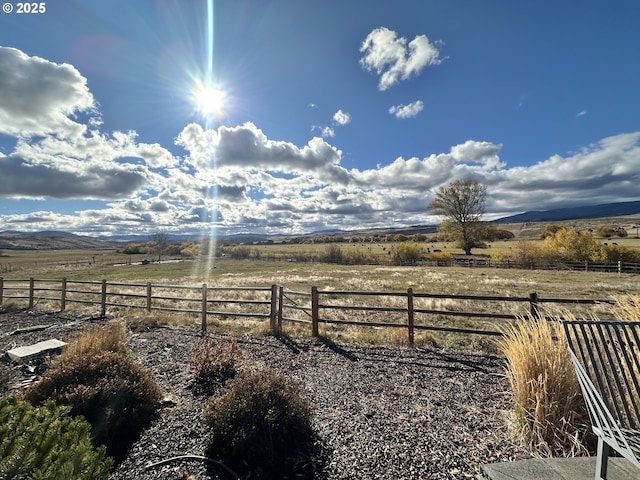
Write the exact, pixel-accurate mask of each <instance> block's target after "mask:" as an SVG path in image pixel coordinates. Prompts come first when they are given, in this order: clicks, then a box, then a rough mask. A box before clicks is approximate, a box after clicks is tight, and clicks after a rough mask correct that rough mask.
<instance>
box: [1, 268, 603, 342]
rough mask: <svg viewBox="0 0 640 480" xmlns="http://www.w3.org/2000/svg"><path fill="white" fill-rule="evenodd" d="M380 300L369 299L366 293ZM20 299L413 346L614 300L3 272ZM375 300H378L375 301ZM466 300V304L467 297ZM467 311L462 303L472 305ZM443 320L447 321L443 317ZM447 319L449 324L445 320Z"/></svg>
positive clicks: (7, 289)
mask: <svg viewBox="0 0 640 480" xmlns="http://www.w3.org/2000/svg"><path fill="white" fill-rule="evenodd" d="M367 298H369V299H375V300H372V301H370V302H369V304H367V303H363V302H365V300H364V299H367ZM16 300H17V301H23V302H25V303H26V304H27V308H28V309H33V308H35V306H36V305H37V304H38V303H40V302H43V301H44V302H54V303H55V302H57V303H58V305H59V307H60V310H61V311H64V310H66V309H67V306H68V305H69V304H70V303H79V304H87V305H99V307H100V315H101V316H104V315H106V314H107V309H108V308H109V307H115V308H134V309H135V308H137V309H144V310H146V311H147V312H151V311H168V312H177V313H188V314H193V315H197V316H200V320H201V329H202V333H203V334H204V333H206V331H207V319H208V317H209V316H219V317H223V318H235V317H244V318H256V319H258V320H263V321H269V327H270V330H271V331H273V332H281V331H282V329H283V326H284V324H285V323H289V324H300V325H306V326H308V327H310V329H311V334H312V335H313V336H319V335H320V333H319V331H320V329H319V326H320V324H324V325H325V326H327V325H347V326H349V325H350V326H359V327H375V328H395V329H404V330H405V331H406V335H407V336H406V339H407V341H408V343H409V344H411V345H413V343H414V337H415V332H416V331H420V330H428V331H441V332H453V333H460V334H477V335H489V336H500V335H502V332H500V331H498V330H488V329H480V328H478V327H476V326H473V327H466V326H452V325H451V324H450V323H449V322H447V321H446V319H451V318H456V317H459V318H467V319H471V320H474V321H478V322H482V321H485V322H486V321H487V320H497V321H501V320H511V321H514V320H519V319H522V318H525V317H533V318H541V317H542V315H541V312H540V307H541V305H542V304H545V303H550V304H564V305H600V304H614V303H615V302H614V301H613V300H609V299H604V300H597V299H584V298H582V299H568V298H539V297H538V295H537V294H536V293H535V292H533V293H531V294H530V295H529V296H527V297H503V296H476V295H452V294H436V293H420V292H414V291H413V289H412V288H409V289H407V290H406V291H404V292H381V291H342V290H319V289H318V288H317V287H311V290H310V292H301V291H295V290H286V289H285V287H283V286H277V285H271V286H268V287H213V286H208V285H207V284H204V283H203V284H202V285H199V286H187V285H164V284H152V283H151V282H148V283H120V282H107V281H106V280H102V281H77V280H73V281H71V280H67V279H64V278H63V279H61V280H41V279H38V280H36V279H34V278H29V279H25V280H14V279H11V280H9V279H3V278H2V277H0V306H1V305H2V304H3V303H6V302H8V301H16ZM374 301H376V302H377V304H376V305H372V304H371V303H373V302H374ZM465 302H466V303H465ZM467 304H468V306H467V307H465V308H464V309H462V308H461V305H467ZM442 319H445V320H444V321H443V320H442ZM443 322H444V323H443Z"/></svg>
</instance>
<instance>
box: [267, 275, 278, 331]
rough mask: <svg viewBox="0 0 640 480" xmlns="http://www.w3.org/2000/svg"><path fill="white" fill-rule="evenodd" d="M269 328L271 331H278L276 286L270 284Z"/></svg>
mask: <svg viewBox="0 0 640 480" xmlns="http://www.w3.org/2000/svg"><path fill="white" fill-rule="evenodd" d="M269 328H270V329H271V333H280V332H279V331H278V286H277V285H271V306H270V309H269Z"/></svg>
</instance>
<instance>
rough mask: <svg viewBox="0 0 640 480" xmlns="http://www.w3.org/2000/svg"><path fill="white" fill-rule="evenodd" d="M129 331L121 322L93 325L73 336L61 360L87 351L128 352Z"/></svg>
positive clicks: (66, 359) (63, 360)
mask: <svg viewBox="0 0 640 480" xmlns="http://www.w3.org/2000/svg"><path fill="white" fill-rule="evenodd" d="M126 351H127V332H126V329H125V326H124V324H123V323H121V322H113V323H109V324H107V325H92V326H90V327H88V328H86V329H84V330H83V331H82V332H81V333H80V334H78V336H76V337H75V338H73V339H72V340H71V341H70V342H69V344H68V345H67V346H66V347H65V349H64V350H63V351H62V355H60V357H59V361H60V362H65V361H68V360H69V359H70V358H73V357H76V356H78V355H84V354H86V353H97V352H114V353H126Z"/></svg>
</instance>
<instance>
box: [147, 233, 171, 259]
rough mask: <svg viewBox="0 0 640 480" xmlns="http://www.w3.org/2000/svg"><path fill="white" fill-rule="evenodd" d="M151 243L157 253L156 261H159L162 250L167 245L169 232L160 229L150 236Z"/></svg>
mask: <svg viewBox="0 0 640 480" xmlns="http://www.w3.org/2000/svg"><path fill="white" fill-rule="evenodd" d="M151 245H152V247H153V249H154V250H155V251H156V253H157V254H158V261H160V259H161V257H162V254H163V252H164V251H165V250H166V249H167V247H168V246H169V234H168V233H167V232H165V231H164V230H160V231H158V232H157V233H154V234H153V235H152V236H151Z"/></svg>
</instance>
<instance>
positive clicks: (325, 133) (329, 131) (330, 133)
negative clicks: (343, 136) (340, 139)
mask: <svg viewBox="0 0 640 480" xmlns="http://www.w3.org/2000/svg"><path fill="white" fill-rule="evenodd" d="M335 136H336V131H335V130H334V129H333V128H332V127H324V128H323V129H322V137H323V138H333V137H335Z"/></svg>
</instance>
